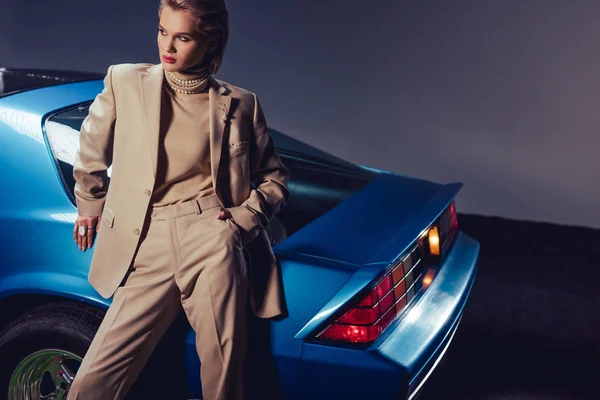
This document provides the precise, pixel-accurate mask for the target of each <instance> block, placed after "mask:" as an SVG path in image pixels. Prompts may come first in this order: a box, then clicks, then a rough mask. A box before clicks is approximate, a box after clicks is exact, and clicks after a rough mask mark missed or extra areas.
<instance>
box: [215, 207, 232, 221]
mask: <svg viewBox="0 0 600 400" xmlns="http://www.w3.org/2000/svg"><path fill="white" fill-rule="evenodd" d="M217 218H218V219H227V218H231V220H232V221H234V219H233V216H232V215H231V213H230V212H229V210H228V209H226V208H224V209H222V210H221V211H220V212H219V214H218V215H217ZM234 222H235V221H234Z"/></svg>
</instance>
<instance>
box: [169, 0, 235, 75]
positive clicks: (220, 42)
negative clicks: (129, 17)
mask: <svg viewBox="0 0 600 400" xmlns="http://www.w3.org/2000/svg"><path fill="white" fill-rule="evenodd" d="M165 6H169V7H171V8H172V9H173V10H182V11H186V12H188V13H190V14H191V15H192V16H193V17H194V18H195V19H196V22H197V23H196V30H197V31H198V32H199V33H202V34H204V35H205V36H206V37H208V38H209V39H214V40H215V41H216V42H217V47H216V49H215V50H214V51H212V52H210V50H209V52H207V53H206V55H205V56H204V59H203V60H202V64H203V65H204V64H205V63H207V64H208V71H209V72H210V73H211V74H216V73H217V71H218V70H219V68H220V67H221V62H222V60H223V54H224V53H225V47H226V46H227V39H228V38H229V13H228V12H227V7H226V5H225V0H160V3H159V6H158V18H160V15H161V13H162V10H163V8H164V7H165Z"/></svg>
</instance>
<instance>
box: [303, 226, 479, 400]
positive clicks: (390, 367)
mask: <svg viewBox="0 0 600 400" xmlns="http://www.w3.org/2000/svg"><path fill="white" fill-rule="evenodd" d="M478 254H479V244H478V242H477V241H475V240H474V239H472V238H470V237H469V236H467V235H466V234H464V233H462V232H460V233H459V234H458V235H457V239H456V243H455V244H454V246H453V248H452V250H451V251H450V252H449V253H448V257H447V259H446V261H445V262H444V263H443V264H442V265H441V267H440V269H439V272H438V274H437V276H436V277H435V279H434V280H433V282H432V283H431V285H430V286H429V288H428V289H427V290H426V291H425V292H424V293H423V294H422V295H420V296H419V297H418V298H416V299H415V302H414V303H413V306H411V307H410V308H409V309H407V310H406V312H405V313H403V314H402V315H401V316H400V317H399V318H397V319H396V320H394V321H393V322H392V324H391V325H390V326H388V327H387V329H386V330H384V332H383V333H382V334H381V335H380V336H379V337H378V338H377V339H376V340H375V342H373V344H372V345H371V346H370V347H369V348H368V349H367V350H355V349H348V348H343V347H333V346H327V345H323V344H319V343H314V342H305V343H304V346H303V350H302V370H301V375H302V378H301V380H302V383H301V387H302V390H303V398H305V399H331V398H344V399H365V398H371V397H370V396H372V393H377V398H389V399H397V398H404V396H406V395H407V393H406V392H407V387H408V385H409V384H411V383H413V384H416V383H418V382H417V381H418V379H419V378H422V377H423V376H422V374H421V375H420V372H421V370H422V368H423V366H424V365H427V363H428V362H429V360H430V359H432V358H435V357H436V356H437V355H438V353H439V351H440V350H441V349H440V347H441V346H442V345H443V344H444V339H445V338H446V336H447V334H448V333H449V332H450V331H451V328H452V327H453V326H454V325H455V324H456V323H457V322H458V320H459V319H460V317H461V316H462V313H463V309H464V306H465V303H466V301H467V298H468V296H469V293H470V291H471V288H472V286H473V283H474V279H475V274H476V270H477V257H478ZM332 364H335V368H332ZM356 383H360V385H357V384H356Z"/></svg>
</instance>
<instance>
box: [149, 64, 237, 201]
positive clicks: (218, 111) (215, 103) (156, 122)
mask: <svg viewBox="0 0 600 400" xmlns="http://www.w3.org/2000/svg"><path fill="white" fill-rule="evenodd" d="M163 80H164V70H163V68H162V64H155V65H152V66H151V67H150V68H148V71H147V73H145V74H141V75H140V81H141V87H142V103H143V108H144V115H145V122H146V137H147V138H148V150H149V152H150V157H151V159H152V168H153V171H152V176H153V177H154V179H156V168H157V167H156V165H157V157H158V140H159V136H160V132H159V129H160V110H161V99H162V85H163ZM209 81H210V82H209V89H208V98H209V117H210V127H209V129H210V134H209V137H210V165H211V176H212V181H213V185H214V188H215V192H217V195H218V197H219V198H221V196H220V195H219V193H218V190H217V189H218V185H217V178H218V176H219V163H220V161H221V153H222V151H223V130H224V129H225V126H226V124H227V123H229V111H230V110H229V108H230V106H231V97H230V96H228V93H229V91H228V89H227V88H226V87H225V86H223V85H221V84H220V83H219V82H218V81H217V80H216V79H214V78H213V77H212V76H211V77H209Z"/></svg>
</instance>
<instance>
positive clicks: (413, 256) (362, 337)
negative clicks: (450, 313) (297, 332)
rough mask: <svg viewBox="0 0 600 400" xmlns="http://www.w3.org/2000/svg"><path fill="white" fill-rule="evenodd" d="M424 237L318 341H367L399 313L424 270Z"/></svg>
mask: <svg viewBox="0 0 600 400" xmlns="http://www.w3.org/2000/svg"><path fill="white" fill-rule="evenodd" d="M422 258H423V239H421V240H420V241H419V243H418V244H417V246H415V247H414V248H413V249H412V250H411V251H410V252H409V253H408V255H407V256H405V257H404V258H403V259H402V260H401V261H400V262H398V263H396V264H395V266H394V267H393V268H392V269H390V270H388V271H387V272H386V273H385V274H384V275H383V277H382V278H381V279H380V280H379V281H378V282H377V283H376V284H375V285H373V286H372V287H371V288H370V290H369V291H368V292H367V293H366V294H362V295H361V296H360V297H359V298H358V301H357V302H356V305H354V306H353V307H351V308H350V309H348V310H346V311H345V312H344V313H343V314H342V315H341V316H340V317H339V318H337V319H336V320H335V322H334V323H333V324H330V325H329V326H328V327H327V328H326V329H324V330H323V331H322V332H321V333H319V334H318V335H317V336H316V338H317V339H319V340H333V341H342V342H348V343H369V342H372V341H373V340H375V339H376V338H377V336H379V334H380V333H381V332H383V330H384V329H385V328H386V327H387V326H388V325H389V324H390V323H391V322H392V321H393V320H394V318H396V316H397V315H398V314H399V313H400V312H402V310H403V309H404V308H405V307H406V305H407V304H408V303H409V302H410V300H411V299H412V297H414V295H415V293H417V292H418V288H420V283H421V281H422V280H421V279H419V278H420V277H421V275H422V273H423V271H422V269H423V263H422V262H421V261H422Z"/></svg>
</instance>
